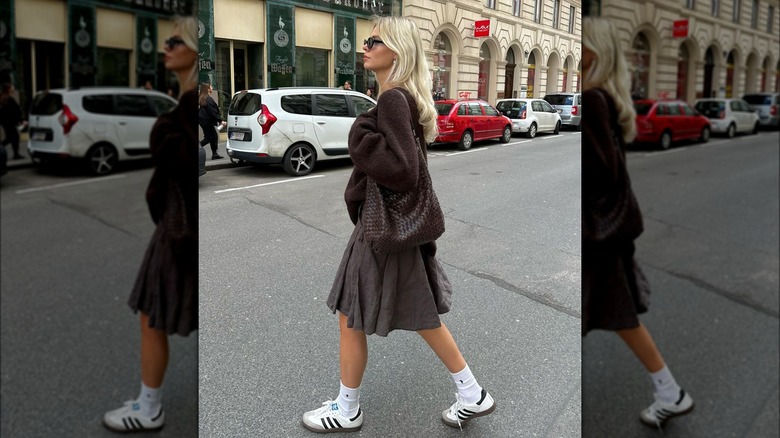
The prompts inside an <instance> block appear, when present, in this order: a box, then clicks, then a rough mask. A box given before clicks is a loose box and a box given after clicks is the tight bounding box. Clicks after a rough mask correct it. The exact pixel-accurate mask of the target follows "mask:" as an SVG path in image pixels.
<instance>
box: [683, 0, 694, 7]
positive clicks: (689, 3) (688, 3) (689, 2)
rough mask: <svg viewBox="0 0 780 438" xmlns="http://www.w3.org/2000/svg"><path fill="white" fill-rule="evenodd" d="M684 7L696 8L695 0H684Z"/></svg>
mask: <svg viewBox="0 0 780 438" xmlns="http://www.w3.org/2000/svg"><path fill="white" fill-rule="evenodd" d="M685 7H686V8H688V9H696V0H685Z"/></svg>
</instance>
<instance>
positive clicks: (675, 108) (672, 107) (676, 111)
mask: <svg viewBox="0 0 780 438" xmlns="http://www.w3.org/2000/svg"><path fill="white" fill-rule="evenodd" d="M667 107H668V108H669V115H670V116H679V115H680V105H678V104H676V103H670V104H667Z"/></svg>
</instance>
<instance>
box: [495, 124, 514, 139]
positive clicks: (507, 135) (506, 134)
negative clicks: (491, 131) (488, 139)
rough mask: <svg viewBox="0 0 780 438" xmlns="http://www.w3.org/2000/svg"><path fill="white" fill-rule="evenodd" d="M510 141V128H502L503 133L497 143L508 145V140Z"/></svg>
mask: <svg viewBox="0 0 780 438" xmlns="http://www.w3.org/2000/svg"><path fill="white" fill-rule="evenodd" d="M511 139H512V127H511V126H504V133H503V134H502V135H501V137H500V138H499V139H498V141H500V142H501V143H509V140H511Z"/></svg>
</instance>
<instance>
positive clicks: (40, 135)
mask: <svg viewBox="0 0 780 438" xmlns="http://www.w3.org/2000/svg"><path fill="white" fill-rule="evenodd" d="M30 138H32V139H33V140H36V141H43V140H46V133H45V132H42V131H34V132H33V133H32V135H31V136H30Z"/></svg>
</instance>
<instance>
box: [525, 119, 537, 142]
mask: <svg viewBox="0 0 780 438" xmlns="http://www.w3.org/2000/svg"><path fill="white" fill-rule="evenodd" d="M525 136H526V137H528V138H534V137H536V123H531V126H529V127H528V132H526V133H525Z"/></svg>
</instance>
